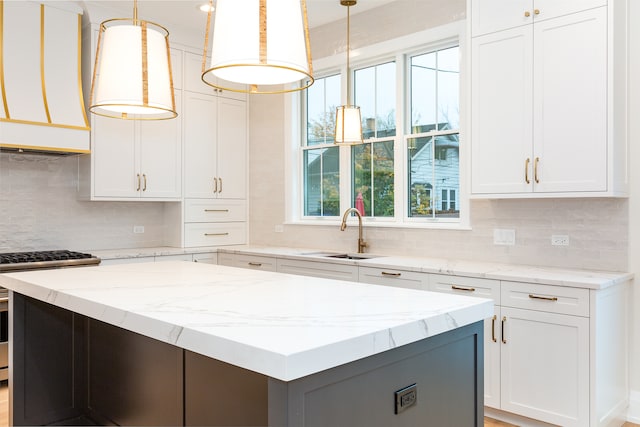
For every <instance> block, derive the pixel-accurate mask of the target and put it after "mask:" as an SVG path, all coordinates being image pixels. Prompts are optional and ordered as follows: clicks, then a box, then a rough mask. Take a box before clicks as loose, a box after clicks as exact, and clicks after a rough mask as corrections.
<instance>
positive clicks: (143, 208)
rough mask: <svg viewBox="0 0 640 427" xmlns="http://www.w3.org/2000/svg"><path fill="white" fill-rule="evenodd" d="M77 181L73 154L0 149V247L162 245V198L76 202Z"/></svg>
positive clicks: (90, 248) (7, 250)
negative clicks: (137, 231) (159, 200)
mask: <svg viewBox="0 0 640 427" xmlns="http://www.w3.org/2000/svg"><path fill="white" fill-rule="evenodd" d="M77 185H78V157H76V156H66V157H62V156H51V155H34V154H12V153H0V252H10V251H27V250H46V249H72V250H98V249H115V248H128V247H153V246H162V245H163V244H164V240H165V239H164V235H165V220H164V203H153V202H144V203H143V202H87V201H79V200H78V199H77V197H76V188H77ZM134 225H144V227H145V232H144V234H134V233H133V226H134Z"/></svg>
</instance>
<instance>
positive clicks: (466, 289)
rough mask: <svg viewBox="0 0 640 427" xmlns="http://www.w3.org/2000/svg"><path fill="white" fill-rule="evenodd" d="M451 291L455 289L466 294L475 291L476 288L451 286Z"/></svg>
mask: <svg viewBox="0 0 640 427" xmlns="http://www.w3.org/2000/svg"><path fill="white" fill-rule="evenodd" d="M451 289H455V290H456V291H466V292H475V291H476V288H467V287H466V286H457V285H451Z"/></svg>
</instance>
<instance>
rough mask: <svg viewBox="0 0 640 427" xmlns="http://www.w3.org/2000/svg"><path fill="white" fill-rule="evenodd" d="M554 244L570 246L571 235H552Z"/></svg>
mask: <svg viewBox="0 0 640 427" xmlns="http://www.w3.org/2000/svg"><path fill="white" fill-rule="evenodd" d="M551 244H552V245H553V246H569V236H567V235H566V234H554V235H552V236H551Z"/></svg>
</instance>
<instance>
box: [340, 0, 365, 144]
mask: <svg viewBox="0 0 640 427" xmlns="http://www.w3.org/2000/svg"><path fill="white" fill-rule="evenodd" d="M356 3H358V1H357V0H340V4H341V5H342V6H346V7H347V104H346V105H343V106H340V107H338V108H337V110H336V132H335V143H336V144H342V145H355V144H362V116H361V115H360V107H356V106H355V105H351V103H350V102H349V99H350V97H351V84H350V81H351V71H350V70H349V50H350V47H351V46H350V43H349V38H350V36H351V34H350V32H351V23H350V21H351V19H350V15H351V13H350V12H351V6H354V5H355V4H356Z"/></svg>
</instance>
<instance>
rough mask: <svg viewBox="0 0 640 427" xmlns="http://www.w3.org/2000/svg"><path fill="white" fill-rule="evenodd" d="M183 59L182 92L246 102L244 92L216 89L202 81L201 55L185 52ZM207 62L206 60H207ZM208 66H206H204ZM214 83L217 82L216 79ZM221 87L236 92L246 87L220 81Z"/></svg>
mask: <svg viewBox="0 0 640 427" xmlns="http://www.w3.org/2000/svg"><path fill="white" fill-rule="evenodd" d="M184 55H185V58H184V90H188V91H190V92H198V93H203V94H206V95H217V96H222V97H225V98H231V99H237V100H239V101H246V100H247V94H246V93H244V92H234V91H232V90H223V89H217V88H214V87H212V86H209V85H208V84H206V83H205V82H203V81H202V55H196V54H195V53H190V52H185V54H184ZM207 60H208V59H207ZM206 65H207V66H208V64H206ZM216 82H218V80H217V79H216ZM220 83H221V86H224V87H228V88H230V89H236V90H246V85H240V84H237V83H232V82H227V81H220Z"/></svg>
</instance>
